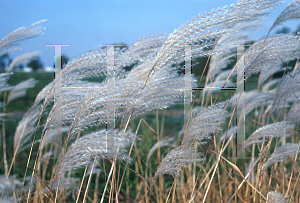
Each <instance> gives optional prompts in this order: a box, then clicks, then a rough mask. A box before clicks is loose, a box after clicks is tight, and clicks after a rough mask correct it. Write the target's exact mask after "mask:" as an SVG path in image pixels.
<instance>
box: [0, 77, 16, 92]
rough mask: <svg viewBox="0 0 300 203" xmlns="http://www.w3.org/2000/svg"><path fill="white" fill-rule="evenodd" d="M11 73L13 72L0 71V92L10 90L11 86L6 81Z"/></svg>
mask: <svg viewBox="0 0 300 203" xmlns="http://www.w3.org/2000/svg"><path fill="white" fill-rule="evenodd" d="M12 74H13V73H0V92H3V91H6V90H11V89H12V88H13V87H11V86H10V85H9V84H7V81H8V80H9V77H10V76H11V75H12Z"/></svg>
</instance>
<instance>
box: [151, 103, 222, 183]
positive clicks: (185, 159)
mask: <svg viewBox="0 0 300 203" xmlns="http://www.w3.org/2000/svg"><path fill="white" fill-rule="evenodd" d="M225 105H226V102H221V103H217V104H214V105H212V106H210V107H207V108H205V109H201V110H200V111H197V112H196V115H195V118H193V119H192V121H191V123H190V125H189V126H188V129H187V132H186V133H185V135H184V138H183V141H182V145H181V146H179V147H177V148H175V149H173V150H171V151H170V152H169V153H168V154H167V155H166V156H165V158H164V159H163V160H162V162H161V163H160V164H159V166H158V169H157V172H156V174H155V177H157V176H159V175H161V174H171V175H174V176H179V175H180V172H181V171H182V169H181V168H182V167H187V166H188V164H189V163H193V162H195V161H201V160H203V159H202V158H201V157H200V153H196V152H195V151H194V148H193V147H192V145H191V142H192V141H195V140H197V141H198V142H202V141H203V140H204V139H206V138H209V134H210V133H212V132H214V131H216V130H220V126H221V124H222V122H223V121H224V118H225V113H226V111H225V110H224V109H225Z"/></svg>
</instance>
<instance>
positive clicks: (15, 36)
mask: <svg viewBox="0 0 300 203" xmlns="http://www.w3.org/2000/svg"><path fill="white" fill-rule="evenodd" d="M45 21H46V20H41V21H38V22H36V23H33V24H32V25H30V26H26V27H20V28H18V29H16V30H15V31H13V32H11V33H10V34H8V35H7V36H6V37H4V38H3V39H2V40H1V41H0V56H1V55H4V54H7V53H10V52H13V51H17V50H19V49H10V48H11V47H13V46H17V45H19V44H17V43H18V42H20V41H22V40H26V39H30V38H33V37H37V36H40V35H42V34H43V33H42V31H43V30H45V28H44V27H41V26H39V25H40V24H41V23H43V22H45Z"/></svg>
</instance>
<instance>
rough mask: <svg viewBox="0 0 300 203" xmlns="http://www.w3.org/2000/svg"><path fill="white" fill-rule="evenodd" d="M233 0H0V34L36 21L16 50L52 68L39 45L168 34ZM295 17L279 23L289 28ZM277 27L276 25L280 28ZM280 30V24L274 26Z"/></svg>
mask: <svg viewBox="0 0 300 203" xmlns="http://www.w3.org/2000/svg"><path fill="white" fill-rule="evenodd" d="M236 1H237V0H222V1H221V0H178V1H164V0H139V1H138V0H130V1H129V0H128V1H126V0H122V1H121V0H101V1H100V0H98V1H97V0H90V1H74V0H73V1H71V0H66V1H57V0H53V1H32V0H27V1H21V0H10V1H7V0H0V13H1V15H0V27H1V29H0V38H1V39H2V38H3V37H5V36H6V35H7V34H9V33H10V32H12V31H13V30H15V29H17V28H19V27H21V26H27V25H30V24H32V23H34V22H37V21H39V20H42V19H47V21H46V22H44V23H43V26H44V27H46V30H45V31H44V35H42V36H39V37H37V38H33V39H29V40H26V41H24V42H22V43H21V44H22V46H21V48H22V49H23V50H22V51H18V52H15V53H12V54H11V57H15V56H17V55H19V54H22V53H25V52H31V51H37V50H38V51H40V52H41V59H42V61H43V63H44V65H45V66H53V54H54V48H53V47H46V46H45V44H71V46H70V47H63V49H62V52H63V54H65V55H66V56H68V57H69V58H70V59H72V58H74V57H76V56H79V55H81V54H84V53H86V52H88V51H90V50H92V49H97V48H98V47H99V45H102V44H112V43H121V42H123V43H126V44H127V45H129V46H131V45H132V44H133V43H134V42H135V41H137V40H138V39H140V38H142V37H145V36H148V35H152V34H159V33H172V32H173V31H174V29H175V28H176V29H177V28H179V27H180V26H181V25H183V24H184V23H185V22H187V21H189V20H191V19H192V18H193V17H195V16H197V15H198V14H199V13H204V12H205V11H210V10H212V9H214V8H218V7H223V6H225V5H230V4H232V3H236ZM290 2H292V0H289V1H286V2H284V3H283V4H282V5H280V6H279V7H277V8H276V9H273V10H272V11H271V12H270V15H269V18H268V19H266V21H265V22H264V23H263V25H264V26H265V29H263V30H261V31H258V32H256V33H254V35H253V37H254V38H255V39H259V38H261V37H263V36H265V35H266V33H267V31H268V29H269V28H270V26H271V24H272V23H273V21H274V20H275V19H276V17H277V15H279V13H280V12H281V11H282V10H283V9H284V8H285V7H286V6H287V5H288V4H289V3H290ZM299 24H300V22H299V21H296V20H293V21H287V22H285V23H284V24H283V25H284V26H287V27H289V28H291V30H293V31H294V30H295V29H296V28H297V27H298V25H299ZM281 27H282V26H281ZM278 28H280V27H278Z"/></svg>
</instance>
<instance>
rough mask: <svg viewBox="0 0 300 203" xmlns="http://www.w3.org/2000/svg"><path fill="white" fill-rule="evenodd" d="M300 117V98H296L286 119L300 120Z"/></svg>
mask: <svg viewBox="0 0 300 203" xmlns="http://www.w3.org/2000/svg"><path fill="white" fill-rule="evenodd" d="M299 119H300V99H299V98H298V100H296V101H295V102H294V104H293V106H292V107H291V109H290V110H289V113H288V115H287V116H286V118H285V120H287V121H294V122H296V121H298V120H299Z"/></svg>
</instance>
